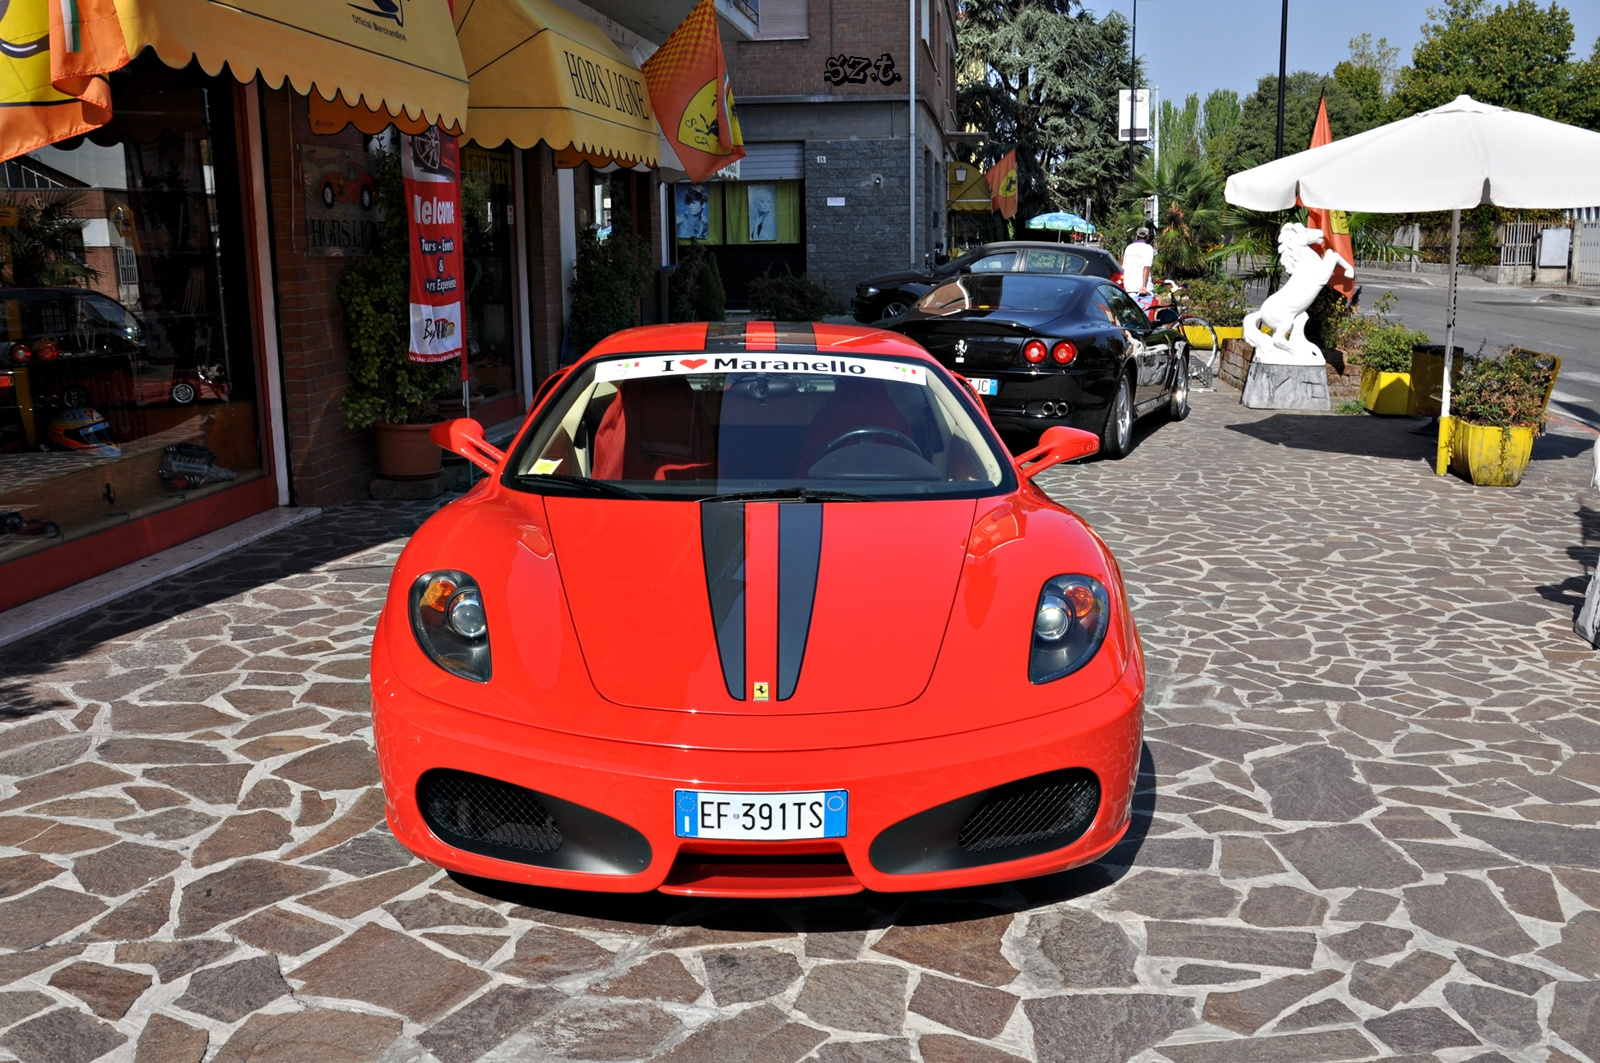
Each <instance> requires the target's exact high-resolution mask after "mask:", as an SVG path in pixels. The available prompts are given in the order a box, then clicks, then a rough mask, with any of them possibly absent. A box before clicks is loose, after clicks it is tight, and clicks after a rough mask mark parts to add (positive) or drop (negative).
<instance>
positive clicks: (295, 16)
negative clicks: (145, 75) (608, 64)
mask: <svg viewBox="0 0 1600 1063" xmlns="http://www.w3.org/2000/svg"><path fill="white" fill-rule="evenodd" d="M115 2H116V6H117V14H118V16H119V17H120V19H121V21H122V32H123V36H124V37H126V38H127V42H128V51H129V52H130V53H131V54H135V55H136V54H138V53H139V51H140V50H142V49H143V48H145V47H146V46H148V47H151V48H154V49H155V50H156V54H157V55H159V56H160V57H161V58H162V60H163V61H164V62H166V63H167V64H169V65H171V66H180V67H181V66H187V65H188V63H189V61H190V59H191V58H194V59H198V60H199V61H200V65H201V67H203V68H204V69H205V71H206V72H207V73H209V74H216V73H218V72H219V71H221V69H222V66H223V64H224V63H226V64H227V65H228V66H229V68H230V69H231V70H232V71H233V75H234V76H235V77H236V78H238V79H240V80H241V81H249V80H251V79H252V78H253V77H255V76H256V75H258V74H259V75H260V77H261V79H262V81H264V82H265V83H266V84H268V85H271V86H277V85H280V84H282V83H283V81H284V79H285V78H287V79H288V81H289V84H290V85H292V86H293V87H294V90H295V91H296V92H299V93H301V94H302V95H311V94H312V89H313V88H315V90H316V93H315V94H314V95H313V96H312V98H313V100H315V99H316V98H317V97H319V96H320V97H325V98H330V99H331V98H333V97H335V96H340V95H342V96H343V97H344V99H346V100H352V101H361V102H362V103H363V104H364V106H366V107H367V108H369V109H373V110H382V111H387V112H388V113H389V114H392V115H394V116H396V117H403V118H406V119H409V120H411V122H415V123H421V124H423V125H433V124H435V123H439V124H442V125H444V126H445V127H446V128H449V127H452V126H458V125H462V124H464V123H465V120H466V114H467V75H466V69H465V68H464V67H463V65H462V62H461V52H460V49H458V48H457V47H456V42H455V38H454V35H453V34H451V32H450V9H449V5H448V4H447V3H446V0H342V2H332V0H115ZM463 6H465V5H463Z"/></svg>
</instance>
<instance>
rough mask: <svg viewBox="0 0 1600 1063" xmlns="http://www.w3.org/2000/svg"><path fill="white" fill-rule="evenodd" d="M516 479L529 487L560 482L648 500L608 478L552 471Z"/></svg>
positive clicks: (569, 485)
mask: <svg viewBox="0 0 1600 1063" xmlns="http://www.w3.org/2000/svg"><path fill="white" fill-rule="evenodd" d="M517 479H518V480H520V481H522V482H523V483H524V484H527V485H528V486H529V487H536V486H537V485H539V484H561V485H562V486H564V487H574V488H580V489H581V488H588V489H590V490H593V491H599V492H601V493H603V494H608V495H615V496H617V497H618V498H637V499H641V500H644V501H648V500H649V496H648V495H642V494H640V493H639V492H637V491H634V490H631V489H630V488H627V487H623V486H622V485H621V484H614V483H612V482H610V481H609V480H595V479H591V478H590V477H588V476H557V475H555V474H553V473H545V474H542V475H539V476H531V475H529V474H527V473H524V474H523V475H521V476H519V477H517Z"/></svg>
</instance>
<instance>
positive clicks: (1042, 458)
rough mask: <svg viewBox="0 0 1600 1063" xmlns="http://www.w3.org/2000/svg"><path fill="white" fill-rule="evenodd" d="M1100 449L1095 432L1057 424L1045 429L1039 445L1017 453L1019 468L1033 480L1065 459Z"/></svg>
mask: <svg viewBox="0 0 1600 1063" xmlns="http://www.w3.org/2000/svg"><path fill="white" fill-rule="evenodd" d="M1099 450H1100V437H1099V436H1097V435H1095V434H1094V433H1093V432H1085V431H1084V430H1083V429H1081V428H1068V427H1066V426H1065V425H1057V426H1056V427H1055V428H1046V429H1045V430H1044V435H1042V436H1040V437H1039V445H1038V446H1036V447H1034V448H1033V449H1032V450H1029V451H1026V452H1024V453H1022V454H1018V455H1017V468H1019V469H1021V470H1022V475H1023V476H1026V477H1027V478H1028V479H1030V480H1031V479H1033V478H1034V477H1035V476H1038V475H1039V474H1040V473H1042V472H1044V471H1045V470H1046V469H1049V468H1052V467H1054V466H1056V465H1060V464H1061V463H1062V462H1064V461H1074V460H1076V459H1078V458H1087V457H1088V456H1089V455H1091V454H1095V453H1098V452H1099Z"/></svg>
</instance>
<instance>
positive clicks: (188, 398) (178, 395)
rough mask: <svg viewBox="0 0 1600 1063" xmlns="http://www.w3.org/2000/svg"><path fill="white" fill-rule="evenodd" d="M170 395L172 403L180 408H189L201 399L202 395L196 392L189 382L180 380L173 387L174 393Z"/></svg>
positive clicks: (171, 392)
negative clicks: (192, 403) (188, 406)
mask: <svg viewBox="0 0 1600 1063" xmlns="http://www.w3.org/2000/svg"><path fill="white" fill-rule="evenodd" d="M168 394H169V395H170V396H171V398H172V401H173V402H175V403H177V404H178V405H179V406H187V405H189V404H190V403H191V402H193V401H194V400H195V399H197V398H199V397H200V393H199V392H198V391H197V390H195V386H194V385H193V384H191V383H189V382H188V381H187V380H180V381H178V382H177V383H176V384H174V385H172V391H170V392H169V393H168Z"/></svg>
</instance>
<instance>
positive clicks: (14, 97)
mask: <svg viewBox="0 0 1600 1063" xmlns="http://www.w3.org/2000/svg"><path fill="white" fill-rule="evenodd" d="M127 62H128V45H127V42H126V41H124V40H123V37H122V24H121V23H120V22H119V21H117V9H116V7H115V6H114V5H113V3H112V0H10V2H9V3H7V2H5V0H0V160H5V159H14V158H16V157H17V156H18V155H24V154H26V153H28V152H30V151H32V150H34V149H35V148H41V147H44V146H45V145H46V144H54V143H55V142H56V141H58V140H65V139H66V138H68V137H74V136H77V135H79V134H80V133H87V132H88V131H89V130H91V129H98V128H99V127H100V126H103V125H105V124H106V123H107V122H109V121H111V85H110V83H109V82H108V81H106V77H105V76H106V75H107V74H109V73H111V72H112V71H113V70H117V69H120V68H121V67H123V66H125V65H127Z"/></svg>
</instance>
